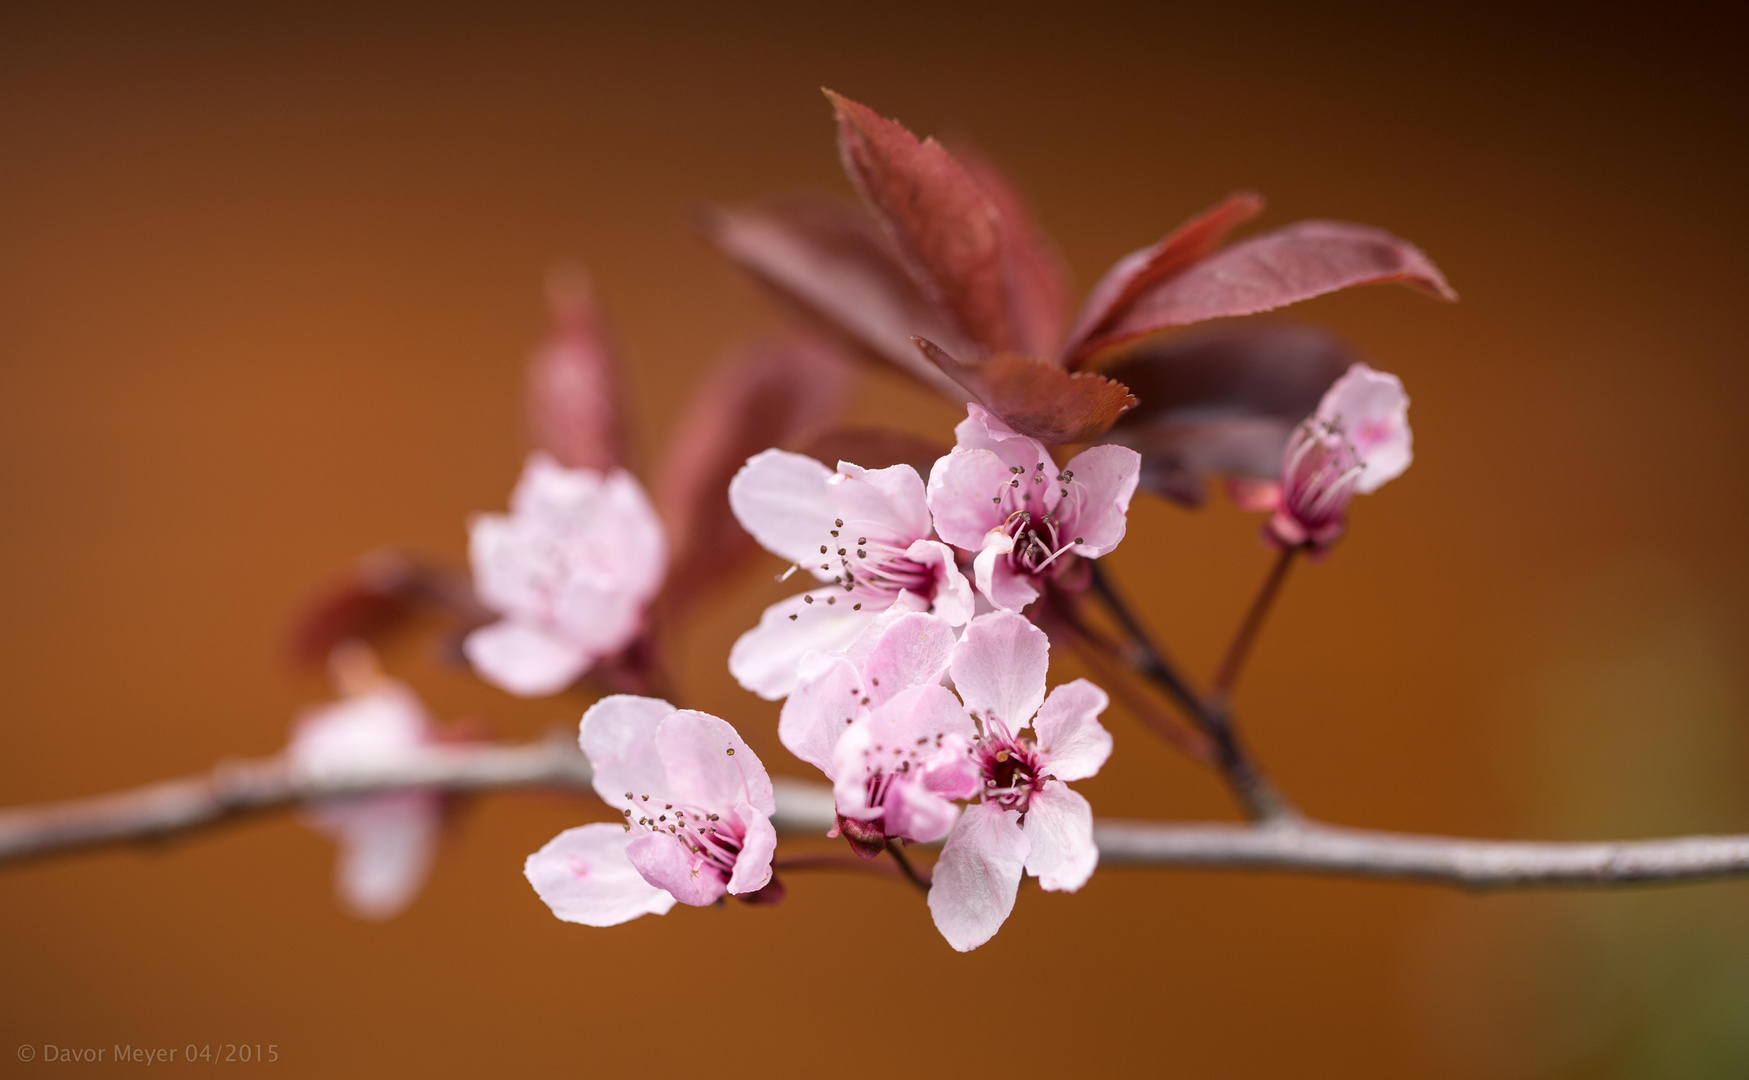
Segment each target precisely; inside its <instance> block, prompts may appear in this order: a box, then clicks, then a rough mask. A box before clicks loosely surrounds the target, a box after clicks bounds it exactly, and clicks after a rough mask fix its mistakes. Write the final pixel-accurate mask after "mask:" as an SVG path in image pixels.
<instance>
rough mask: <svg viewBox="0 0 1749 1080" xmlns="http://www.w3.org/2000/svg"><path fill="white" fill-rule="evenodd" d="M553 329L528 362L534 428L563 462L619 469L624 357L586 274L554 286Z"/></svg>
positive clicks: (558, 278)
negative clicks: (621, 364) (620, 361)
mask: <svg viewBox="0 0 1749 1080" xmlns="http://www.w3.org/2000/svg"><path fill="white" fill-rule="evenodd" d="M547 299H548V303H549V304H550V305H551V307H552V318H553V329H552V333H551V334H550V335H549V336H548V338H547V340H546V343H545V344H543V345H542V346H541V347H540V348H539V349H538V350H536V351H535V354H534V355H533V356H532V357H530V358H529V362H528V427H529V436H530V439H531V440H532V442H533V443H534V445H535V447H536V448H537V449H540V450H545V451H546V452H547V453H549V454H551V455H552V456H553V457H554V458H555V459H557V461H558V462H559V464H561V465H564V466H567V467H569V468H573V469H578V468H583V469H601V470H607V469H611V468H613V467H614V466H616V465H619V464H621V463H622V462H623V461H624V457H625V432H624V430H623V427H622V424H621V420H620V408H619V370H618V359H617V357H616V355H615V352H614V348H613V343H612V341H611V340H610V338H609V336H608V334H607V332H606V329H605V328H604V327H603V325H602V322H601V318H600V315H599V314H598V312H597V311H596V307H595V297H594V293H593V292H592V290H591V289H590V287H589V278H588V276H587V275H585V274H584V273H583V271H582V270H579V269H572V268H567V269H563V270H558V271H555V272H554V273H553V275H552V276H551V277H550V278H549V279H548V281H547Z"/></svg>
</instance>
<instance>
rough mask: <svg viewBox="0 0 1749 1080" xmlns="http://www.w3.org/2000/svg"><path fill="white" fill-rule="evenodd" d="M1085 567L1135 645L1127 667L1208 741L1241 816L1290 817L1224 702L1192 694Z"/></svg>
mask: <svg viewBox="0 0 1749 1080" xmlns="http://www.w3.org/2000/svg"><path fill="white" fill-rule="evenodd" d="M1088 567H1089V568H1090V570H1091V571H1092V582H1093V591H1094V593H1095V595H1097V596H1098V597H1099V598H1100V600H1101V601H1103V602H1104V604H1105V607H1106V609H1107V610H1108V611H1110V612H1111V615H1112V617H1113V618H1114V619H1116V620H1117V622H1118V625H1119V626H1120V627H1122V628H1123V631H1124V633H1125V634H1127V635H1128V636H1129V638H1130V641H1131V642H1132V644H1133V645H1134V646H1135V649H1134V652H1133V654H1132V655H1131V658H1130V662H1131V665H1132V666H1133V667H1135V669H1136V670H1137V671H1139V672H1141V673H1142V674H1143V675H1145V676H1147V677H1148V678H1149V679H1151V680H1153V681H1154V682H1155V683H1156V684H1158V685H1159V686H1160V687H1161V689H1163V690H1165V691H1166V692H1167V694H1169V695H1170V696H1171V697H1172V698H1173V700H1174V701H1176V702H1177V703H1178V704H1179V706H1180V707H1181V708H1183V709H1184V711H1185V713H1186V714H1188V715H1189V716H1190V718H1191V719H1192V720H1194V721H1195V722H1196V725H1197V727H1199V728H1201V729H1202V732H1203V734H1205V735H1207V736H1208V737H1209V740H1210V741H1211V742H1212V743H1213V744H1214V762H1215V766H1216V767H1217V768H1219V769H1220V772H1221V775H1222V777H1224V778H1225V779H1226V781H1227V786H1228V787H1229V788H1231V789H1232V791H1233V794H1234V795H1235V796H1236V797H1237V798H1238V800H1239V804H1240V805H1241V806H1242V807H1243V808H1244V810H1245V813H1246V815H1247V816H1248V817H1250V818H1251V819H1252V820H1253V821H1274V820H1276V819H1278V818H1286V817H1291V816H1293V815H1294V809H1293V806H1292V805H1291V804H1290V803H1289V802H1288V801H1287V799H1286V798H1284V797H1283V796H1282V794H1281V792H1279V791H1277V790H1276V787H1275V785H1274V784H1272V783H1271V782H1270V781H1269V778H1268V777H1266V776H1264V775H1263V771H1262V770H1261V769H1260V768H1259V767H1258V766H1257V763H1256V761H1255V760H1254V759H1253V758H1252V757H1251V754H1250V753H1249V752H1248V751H1247V750H1246V748H1245V743H1244V741H1243V740H1242V739H1241V738H1240V737H1239V731H1238V728H1237V727H1236V726H1235V725H1234V724H1233V722H1232V718H1231V717H1230V715H1229V714H1228V711H1227V709H1226V707H1225V704H1224V702H1223V703H1219V704H1217V703H1214V702H1211V701H1209V700H1207V699H1205V698H1204V697H1203V696H1202V695H1201V694H1198V693H1197V692H1196V691H1195V690H1193V689H1192V688H1191V686H1190V684H1189V683H1188V682H1187V681H1186V680H1185V679H1184V678H1183V677H1182V676H1181V675H1179V674H1178V672H1177V671H1176V670H1175V669H1174V668H1173V667H1172V665H1171V663H1170V662H1169V661H1167V659H1166V656H1165V654H1164V653H1162V652H1161V651H1160V649H1159V647H1158V646H1157V645H1155V644H1154V640H1153V637H1152V636H1151V635H1150V634H1149V633H1148V631H1147V628H1145V627H1144V626H1142V624H1141V621H1140V620H1139V619H1137V618H1136V616H1135V614H1134V613H1133V612H1132V611H1130V609H1129V605H1128V604H1126V603H1125V602H1124V599H1123V597H1122V596H1121V595H1119V593H1118V591H1117V589H1116V587H1114V586H1113V585H1112V584H1111V582H1110V581H1109V580H1108V579H1107V578H1106V576H1105V573H1104V572H1103V571H1102V570H1100V569H1099V564H1098V563H1097V562H1095V561H1093V560H1089V561H1088Z"/></svg>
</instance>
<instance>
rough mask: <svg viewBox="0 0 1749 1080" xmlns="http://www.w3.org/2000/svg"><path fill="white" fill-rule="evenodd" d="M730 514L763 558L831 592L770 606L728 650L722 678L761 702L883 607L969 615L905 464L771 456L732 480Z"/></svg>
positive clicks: (954, 617)
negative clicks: (781, 561)
mask: <svg viewBox="0 0 1749 1080" xmlns="http://www.w3.org/2000/svg"><path fill="white" fill-rule="evenodd" d="M729 506H730V507H731V508H732V509H733V510H734V512H735V518H736V520H737V521H739V522H740V523H741V527H742V528H744V529H746V530H747V532H748V533H749V534H751V535H752V537H753V538H754V539H755V540H757V541H758V542H759V543H760V545H761V546H763V547H764V548H765V549H766V550H767V551H770V552H772V553H773V554H776V555H779V556H781V557H783V558H785V559H787V560H789V561H790V562H791V563H792V564H794V566H795V567H798V568H800V569H803V570H806V571H807V572H808V573H809V574H811V575H813V577H814V578H815V579H816V580H818V581H820V582H824V583H826V584H823V585H821V586H817V587H815V588H813V589H810V590H808V591H807V592H804V593H799V594H797V595H795V596H792V597H790V598H789V599H787V600H782V601H779V602H778V603H776V604H773V605H771V606H770V607H768V608H766V609H765V613H764V614H763V615H762V616H761V617H760V619H759V625H758V626H756V627H754V628H753V629H752V630H749V631H747V632H746V633H745V634H742V635H741V637H740V639H739V640H738V641H736V642H735V645H734V648H733V649H732V650H730V652H729V671H730V672H731V673H732V674H733V675H734V676H735V678H736V679H737V680H738V681H739V682H740V684H741V685H742V686H743V687H745V688H747V689H748V690H751V691H753V692H754V693H756V694H758V695H759V696H761V697H763V698H766V699H768V700H775V699H777V698H781V697H785V696H787V695H788V694H789V693H790V691H791V690H793V689H794V688H795V683H796V669H797V665H798V664H800V662H801V659H802V657H803V656H804V655H806V654H807V653H809V652H822V653H834V652H840V651H842V650H844V649H846V648H848V647H849V646H850V645H851V644H852V643H853V642H854V641H855V640H856V639H857V638H858V637H859V636H860V635H861V634H862V633H863V632H864V631H866V630H867V629H868V628H869V626H870V625H871V624H872V623H873V622H874V619H875V617H876V616H877V615H879V614H881V613H882V612H884V611H886V610H888V609H890V608H894V607H898V608H901V609H903V610H909V611H933V612H935V613H936V614H937V615H940V616H942V617H943V618H945V619H946V620H947V621H948V622H949V623H951V624H953V625H955V626H958V625H961V624H963V623H964V622H965V621H966V620H967V619H969V618H971V615H972V588H971V584H970V583H969V582H967V581H966V579H965V575H964V574H962V573H960V570H959V567H958V565H957V564H956V563H955V557H954V552H953V549H952V548H950V547H948V546H947V545H946V544H944V543H942V542H941V541H940V540H937V539H935V535H934V530H933V529H932V528H931V527H930V517H929V504H928V501H927V498H926V496H925V493H924V487H923V480H922V478H921V477H919V476H918V475H917V470H915V469H913V468H911V467H910V466H909V465H894V466H892V467H891V468H886V469H864V468H861V467H859V466H856V465H852V464H851V463H849V462H847V461H841V462H839V463H838V470H837V471H836V472H834V471H832V470H831V469H828V468H827V467H826V466H824V465H822V464H820V463H819V462H818V461H815V460H814V459H813V458H810V457H805V456H803V455H801V454H792V453H788V452H786V451H783V450H766V451H764V452H762V453H759V454H756V455H754V456H753V457H752V458H750V459H748V461H747V464H746V465H745V466H743V467H742V469H741V471H740V472H738V473H736V474H735V479H734V480H733V481H732V482H730V484H729Z"/></svg>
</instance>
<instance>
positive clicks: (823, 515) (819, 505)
mask: <svg viewBox="0 0 1749 1080" xmlns="http://www.w3.org/2000/svg"><path fill="white" fill-rule="evenodd" d="M831 479H832V470H831V469H828V468H827V467H826V466H824V465H822V464H820V463H819V462H818V461H815V460H814V459H813V458H810V457H803V456H802V455H801V454H792V453H790V452H789V451H787V450H766V451H763V452H761V453H758V454H754V455H753V456H752V457H750V458H748V459H747V464H746V465H743V466H742V467H741V471H740V472H738V473H736V474H735V478H734V479H733V480H731V481H729V507H730V509H732V510H733V511H734V512H735V520H736V521H739V522H740V523H741V527H742V528H743V529H746V530H747V532H748V533H749V534H751V535H752V537H753V539H755V540H757V541H759V546H760V547H763V548H764V549H765V550H767V551H769V552H771V553H772V554H774V555H777V556H779V557H781V558H784V559H787V560H789V561H790V562H793V563H799V564H801V566H802V568H803V569H805V570H807V571H809V572H810V573H812V574H813V575H814V576H815V577H817V578H819V579H820V580H822V581H830V580H832V574H831V572H830V571H822V570H821V569H820V568H819V564H820V562H821V561H822V560H821V558H820V545H821V544H822V543H825V542H826V541H828V540H829V539H831V537H830V532H829V531H830V530H831V528H832V520H833V518H835V517H836V516H837V508H836V506H835V505H834V503H833V500H832V496H831V494H830V493H829V491H828V490H827V484H828V481H830V480H831Z"/></svg>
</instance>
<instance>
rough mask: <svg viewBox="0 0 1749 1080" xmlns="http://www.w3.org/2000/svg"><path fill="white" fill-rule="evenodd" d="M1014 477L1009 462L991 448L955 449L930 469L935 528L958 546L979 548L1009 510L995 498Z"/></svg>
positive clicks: (1006, 488)
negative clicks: (1005, 461)
mask: <svg viewBox="0 0 1749 1080" xmlns="http://www.w3.org/2000/svg"><path fill="white" fill-rule="evenodd" d="M1013 479H1014V474H1013V473H1012V472H1010V471H1009V467H1008V465H1007V464H1005V463H1004V462H1003V460H1002V459H1001V458H1000V457H998V456H997V455H996V454H994V453H992V452H991V451H989V450H963V449H957V448H956V449H955V450H954V451H953V453H951V454H948V455H947V456H946V457H944V458H942V459H941V460H939V461H937V462H936V463H935V467H934V468H933V469H931V470H930V471H929V512H930V513H931V514H932V515H933V516H934V519H935V531H936V533H937V535H939V536H940V537H941V538H942V539H943V540H946V541H947V542H948V543H950V544H952V545H953V546H955V547H957V548H964V549H965V550H967V551H976V550H978V548H980V547H982V546H983V543H984V534H985V533H987V532H989V531H990V530H991V529H994V528H997V527H998V526H1000V525H1001V524H1002V522H1003V521H1004V520H1005V519H1006V518H1007V516H1008V514H1007V512H1006V511H1005V510H1003V509H1002V506H1001V505H1000V504H998V503H997V502H995V501H994V500H996V499H998V498H1000V497H1001V495H1002V493H1003V492H1004V491H1006V490H1008V482H1009V481H1010V480H1013Z"/></svg>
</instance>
